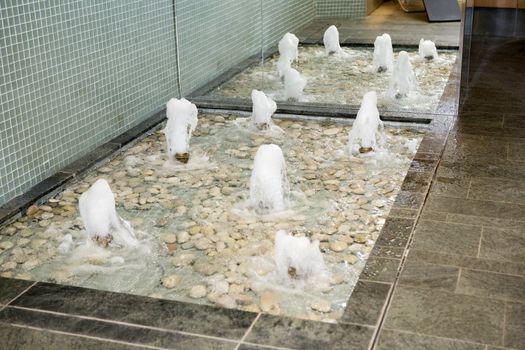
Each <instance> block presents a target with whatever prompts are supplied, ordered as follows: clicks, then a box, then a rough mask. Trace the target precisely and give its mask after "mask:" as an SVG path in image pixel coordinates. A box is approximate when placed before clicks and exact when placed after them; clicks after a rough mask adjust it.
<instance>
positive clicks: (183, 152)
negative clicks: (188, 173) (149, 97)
mask: <svg viewBox="0 0 525 350" xmlns="http://www.w3.org/2000/svg"><path fill="white" fill-rule="evenodd" d="M197 114H198V112H197V106H195V105H194V104H193V103H191V102H190V101H188V100H186V99H185V98H182V99H180V100H179V99H176V98H172V99H171V100H169V101H168V103H167V105H166V116H167V117H168V122H167V123H166V127H165V128H164V130H163V131H162V132H163V133H164V135H166V145H167V149H168V157H169V159H171V160H173V159H176V160H177V161H179V162H181V163H184V164H185V163H187V162H188V160H189V159H190V153H189V149H190V139H191V134H192V133H193V131H194V130H195V128H196V127H197Z"/></svg>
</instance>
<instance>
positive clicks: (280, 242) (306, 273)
mask: <svg viewBox="0 0 525 350" xmlns="http://www.w3.org/2000/svg"><path fill="white" fill-rule="evenodd" d="M274 258H275V265H276V271H277V275H278V277H279V278H280V279H281V280H282V281H285V282H290V281H291V280H307V279H310V278H314V279H327V278H329V273H328V268H327V267H326V264H325V262H324V259H323V254H322V253H321V251H320V249H319V241H313V242H310V240H309V239H308V238H306V237H294V236H292V235H290V234H288V233H286V232H285V231H283V230H280V231H278V232H277V234H276V235H275V250H274Z"/></svg>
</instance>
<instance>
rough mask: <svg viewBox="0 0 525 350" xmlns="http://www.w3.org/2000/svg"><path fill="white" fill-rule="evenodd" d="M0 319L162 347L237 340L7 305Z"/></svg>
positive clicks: (222, 349) (225, 345)
mask: <svg viewBox="0 0 525 350" xmlns="http://www.w3.org/2000/svg"><path fill="white" fill-rule="evenodd" d="M0 322H2V323H4V324H12V325H18V326H27V327H34V328H41V329H46V330H50V331H59V332H64V333H70V334H77V335H82V336H89V337H96V338H102V339H107V340H114V341H121V342H126V343H132V344H139V345H142V346H155V347H161V348H176V349H181V350H183V349H187V350H200V349H202V350H207V349H217V350H233V349H235V347H236V346H237V343H236V342H228V341H221V340H218V339H211V338H201V337H194V336H190V335H186V334H180V333H175V332H166V331H159V330H154V329H148V328H142V327H134V326H128V325H123V324H117V323H111V322H102V321H96V320H90V319H82V318H78V317H73V316H63V315H57V314H50V313H45V312H40V311H34V310H28V309H18V308H10V307H8V308H6V309H4V310H2V311H1V312H0Z"/></svg>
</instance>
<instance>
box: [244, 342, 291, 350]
mask: <svg viewBox="0 0 525 350" xmlns="http://www.w3.org/2000/svg"><path fill="white" fill-rule="evenodd" d="M241 345H252V346H257V347H261V348H264V349H274V350H294V349H292V348H283V347H280V346H272V345H263V344H258V343H251V342H246V341H243V342H240V343H239V347H240V346H241ZM237 349H238V347H237V348H236V349H235V350H237Z"/></svg>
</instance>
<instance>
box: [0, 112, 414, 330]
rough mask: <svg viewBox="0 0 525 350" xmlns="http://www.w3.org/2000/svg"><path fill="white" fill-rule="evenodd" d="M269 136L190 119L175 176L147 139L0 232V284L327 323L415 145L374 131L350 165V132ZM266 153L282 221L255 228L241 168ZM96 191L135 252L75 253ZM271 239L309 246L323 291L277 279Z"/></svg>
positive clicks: (293, 129) (325, 128)
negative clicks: (279, 163) (276, 168)
mask: <svg viewBox="0 0 525 350" xmlns="http://www.w3.org/2000/svg"><path fill="white" fill-rule="evenodd" d="M275 124H276V125H274V126H272V127H271V128H270V129H269V130H266V131H259V130H257V129H256V128H254V127H252V126H251V122H250V120H248V119H246V118H237V119H236V118H235V117H233V116H229V115H224V116H217V115H200V116H199V125H198V126H197V129H196V131H195V133H194V137H193V138H192V140H191V150H190V159H189V162H188V163H187V164H180V163H179V164H177V163H176V162H174V161H168V160H167V155H166V151H165V140H164V136H163V134H162V133H161V132H156V133H154V134H152V135H150V136H148V137H146V138H145V139H144V140H142V141H140V142H139V143H137V144H136V145H134V146H132V147H131V148H129V149H128V150H126V151H125V152H123V153H122V154H120V155H119V156H118V157H116V158H114V159H112V160H111V161H109V162H108V163H106V164H105V165H103V166H102V167H100V168H98V169H97V170H94V171H91V172H90V173H88V174H86V175H85V176H84V177H82V178H79V179H78V180H77V182H75V183H73V184H71V185H70V186H69V187H67V188H66V189H65V190H64V191H63V192H61V193H59V194H58V195H56V196H55V197H54V198H51V199H49V200H48V202H46V203H45V204H44V205H40V206H32V207H30V208H29V209H28V211H27V215H25V216H23V217H21V218H20V219H18V220H17V221H16V222H14V223H11V224H9V225H8V226H5V227H2V228H0V275H1V276H3V277H16V278H20V279H34V280H39V281H48V282H56V283H61V284H66V285H75V286H82V287H89V288H96V289H102V290H110V291H116V292H126V293H131V294H139V295H146V296H150V297H157V298H164V299H172V300H180V301H187V302H194V303H204V304H216V305H219V306H223V307H227V308H237V309H242V310H246V311H256V312H258V311H264V312H267V313H270V314H281V315H287V316H293V317H299V318H304V319H311V320H326V321H334V320H337V319H338V318H340V317H341V316H342V315H343V312H344V308H345V306H346V302H347V299H348V297H349V295H350V294H351V292H352V289H353V288H354V286H355V283H356V281H357V279H358V277H359V275H360V273H361V271H362V270H363V267H364V265H365V262H366V258H367V257H368V255H369V253H370V251H371V250H372V248H373V246H374V243H375V241H376V240H377V238H378V235H379V232H380V230H381V228H382V227H383V225H384V222H385V218H386V217H387V215H388V212H389V210H390V208H391V207H392V204H393V202H394V199H395V197H396V195H397V193H398V192H399V189H400V186H401V183H402V181H403V178H404V177H405V174H406V172H407V170H408V168H409V165H410V163H411V161H412V158H413V156H414V154H415V151H416V149H415V148H414V143H415V142H416V143H419V142H420V140H421V138H422V136H423V134H422V132H421V131H417V130H408V129H402V128H394V127H387V128H386V135H387V143H386V146H385V148H384V149H383V150H376V152H372V153H368V154H366V155H359V156H358V157H350V156H349V155H348V153H347V152H346V143H347V139H348V133H349V131H350V129H351V126H349V125H343V124H321V123H316V122H308V123H306V122H302V121H295V120H287V121H279V120H278V121H275ZM267 143H275V144H277V145H279V146H280V147H281V148H282V149H283V153H284V156H285V159H286V165H287V176H288V180H289V183H290V189H291V195H290V197H289V198H288V200H287V204H288V209H287V210H286V211H285V212H281V213H277V214H271V215H259V214H257V213H255V212H254V211H253V210H251V209H250V208H249V207H247V206H246V202H247V199H248V196H249V181H250V174H251V167H252V163H253V157H254V155H255V152H256V151H257V149H258V147H259V146H260V145H262V144H267ZM99 178H104V179H106V180H107V181H108V182H109V184H110V186H111V189H112V190H113V192H114V193H115V197H116V203H117V212H118V213H119V215H121V216H122V217H123V218H124V219H125V220H128V221H129V222H130V223H131V225H132V226H133V228H134V230H135V233H136V235H137V238H138V239H139V241H140V244H139V246H138V247H129V248H123V247H118V246H115V244H114V243H113V242H108V246H107V247H106V248H102V247H101V246H97V245H96V244H95V243H93V242H92V241H90V240H87V238H86V232H85V230H84V225H83V223H82V221H81V219H80V215H79V212H78V198H79V196H80V194H82V193H83V192H85V191H86V190H87V189H88V188H89V186H90V185H91V184H93V183H94V182H95V181H96V180H97V179H99ZM279 229H282V230H286V231H288V232H291V233H293V234H294V235H297V236H306V237H308V238H310V239H312V240H319V242H320V249H321V251H322V253H323V257H324V260H325V263H326V264H327V266H328V269H329V271H330V275H331V278H330V283H329V285H328V286H325V287H323V288H318V287H316V285H315V283H314V281H308V280H306V281H304V280H300V279H299V280H297V279H292V281H291V282H290V283H284V282H283V281H282V280H280V278H279V277H278V276H277V274H276V272H275V263H274V249H273V244H274V238H275V233H276V231H277V230H279ZM66 235H71V238H72V243H71V244H70V245H68V242H69V239H68V240H66V239H65V238H64V237H66Z"/></svg>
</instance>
